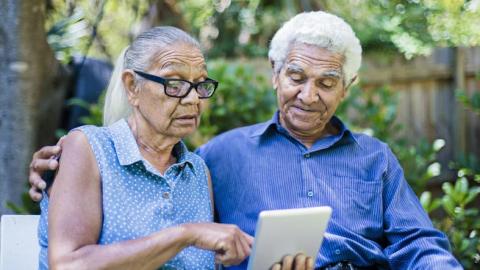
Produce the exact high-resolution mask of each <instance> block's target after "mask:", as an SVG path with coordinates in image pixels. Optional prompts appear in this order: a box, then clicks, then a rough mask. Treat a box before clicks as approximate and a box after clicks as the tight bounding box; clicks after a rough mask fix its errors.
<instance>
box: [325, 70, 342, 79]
mask: <svg viewBox="0 0 480 270" xmlns="http://www.w3.org/2000/svg"><path fill="white" fill-rule="evenodd" d="M342 74H343V73H342V71H338V70H327V71H325V72H322V74H321V76H322V77H330V78H335V79H340V78H342Z"/></svg>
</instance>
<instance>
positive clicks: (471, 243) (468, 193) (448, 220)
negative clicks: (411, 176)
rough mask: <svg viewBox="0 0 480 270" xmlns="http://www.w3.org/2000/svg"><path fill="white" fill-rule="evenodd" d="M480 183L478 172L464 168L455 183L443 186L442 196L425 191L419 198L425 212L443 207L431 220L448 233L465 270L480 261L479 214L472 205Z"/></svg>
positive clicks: (459, 172) (453, 248)
mask: <svg viewBox="0 0 480 270" xmlns="http://www.w3.org/2000/svg"><path fill="white" fill-rule="evenodd" d="M479 184H480V173H479V172H478V171H477V172H475V171H473V170H471V169H467V168H463V169H460V170H459V171H458V178H457V179H456V180H455V182H454V183H450V182H445V183H444V184H443V185H442V190H443V192H444V194H443V196H442V197H441V198H436V199H432V196H431V193H430V192H428V191H426V192H424V193H423V194H422V196H421V197H420V201H421V203H422V205H423V207H424V209H425V210H426V211H427V212H428V213H432V212H433V211H434V210H436V209H437V208H439V207H440V206H441V207H442V209H441V210H442V213H443V214H442V217H441V218H438V219H434V223H435V225H436V227H438V228H439V229H440V230H442V231H444V232H446V233H447V235H448V238H449V240H450V243H451V245H452V250H453V254H454V255H455V257H456V258H457V259H458V260H459V261H460V262H461V263H462V265H463V266H464V267H465V268H466V269H474V267H475V265H477V266H478V264H479V263H480V213H479V209H478V207H475V202H476V201H477V202H478V195H479V194H480V185H479ZM472 185H473V186H472Z"/></svg>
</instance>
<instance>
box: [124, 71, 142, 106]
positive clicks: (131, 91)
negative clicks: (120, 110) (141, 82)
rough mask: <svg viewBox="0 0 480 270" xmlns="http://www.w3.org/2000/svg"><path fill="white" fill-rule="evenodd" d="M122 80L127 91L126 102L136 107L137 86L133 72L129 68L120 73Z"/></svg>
mask: <svg viewBox="0 0 480 270" xmlns="http://www.w3.org/2000/svg"><path fill="white" fill-rule="evenodd" d="M122 81H123V85H124V86H125V91H126V92H127V97H128V102H129V103H130V105H132V106H134V107H136V106H137V105H138V98H139V97H138V87H137V82H136V80H135V74H134V73H133V71H131V70H125V71H123V73H122Z"/></svg>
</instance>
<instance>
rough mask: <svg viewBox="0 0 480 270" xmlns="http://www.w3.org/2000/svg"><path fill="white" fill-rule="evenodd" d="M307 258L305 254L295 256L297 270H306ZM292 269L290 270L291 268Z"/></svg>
mask: <svg viewBox="0 0 480 270" xmlns="http://www.w3.org/2000/svg"><path fill="white" fill-rule="evenodd" d="M306 260H307V256H305V255H304V254H297V256H295V262H294V264H295V270H305V266H306ZM289 269H290V268H289Z"/></svg>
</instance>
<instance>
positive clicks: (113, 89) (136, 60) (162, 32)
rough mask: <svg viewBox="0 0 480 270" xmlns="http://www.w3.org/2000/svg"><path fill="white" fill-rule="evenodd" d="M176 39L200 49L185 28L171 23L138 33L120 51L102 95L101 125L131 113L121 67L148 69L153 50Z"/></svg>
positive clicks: (113, 121) (172, 42)
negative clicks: (130, 42) (176, 26)
mask: <svg viewBox="0 0 480 270" xmlns="http://www.w3.org/2000/svg"><path fill="white" fill-rule="evenodd" d="M177 43H184V44H189V45H192V46H194V47H196V48H199V49H200V44H199V43H198V41H197V40H195V39H194V38H193V37H192V36H190V35H189V34H187V33H185V32H184V31H182V30H180V29H178V28H175V27H172V26H159V27H154V28H152V29H149V30H147V31H145V32H143V33H141V34H140V35H138V36H137V38H135V40H134V41H133V42H132V44H131V45H130V46H129V47H127V48H125V49H124V50H123V51H122V53H121V54H120V56H118V59H117V61H116V63H115V68H114V70H113V72H112V76H111V78H110V83H109V85H108V88H107V93H106V96H105V105H104V107H103V125H104V126H109V125H111V124H113V123H115V122H116V121H118V120H120V119H122V118H125V117H128V116H129V115H130V114H131V113H132V108H131V106H130V104H129V103H128V98H127V92H126V90H125V87H124V85H123V81H122V73H123V71H124V70H125V69H135V70H141V71H144V70H147V69H148V68H149V67H150V66H151V65H152V64H153V63H152V60H153V59H154V56H155V54H157V53H158V52H160V51H161V50H163V49H164V48H165V47H168V46H170V45H173V44H177Z"/></svg>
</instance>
